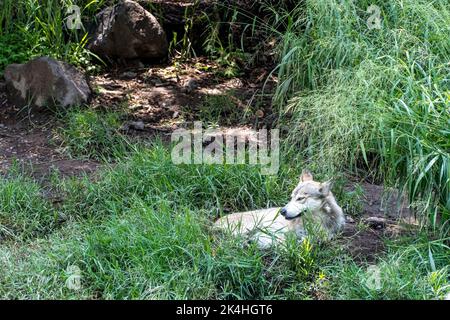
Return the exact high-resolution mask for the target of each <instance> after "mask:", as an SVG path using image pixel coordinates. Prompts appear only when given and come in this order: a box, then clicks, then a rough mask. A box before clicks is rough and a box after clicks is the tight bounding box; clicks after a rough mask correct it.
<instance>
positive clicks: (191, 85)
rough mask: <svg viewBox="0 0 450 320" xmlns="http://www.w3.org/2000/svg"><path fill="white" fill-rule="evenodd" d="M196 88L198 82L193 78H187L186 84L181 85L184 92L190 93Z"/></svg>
mask: <svg viewBox="0 0 450 320" xmlns="http://www.w3.org/2000/svg"><path fill="white" fill-rule="evenodd" d="M197 88H198V82H197V80H195V79H189V80H188V81H186V84H185V85H184V86H183V89H182V91H183V92H184V93H191V92H193V91H194V90H196V89H197Z"/></svg>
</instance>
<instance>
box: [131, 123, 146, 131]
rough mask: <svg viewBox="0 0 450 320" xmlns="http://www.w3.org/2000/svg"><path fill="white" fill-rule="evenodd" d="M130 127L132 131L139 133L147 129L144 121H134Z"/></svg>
mask: <svg viewBox="0 0 450 320" xmlns="http://www.w3.org/2000/svg"><path fill="white" fill-rule="evenodd" d="M128 125H129V128H130V129H134V130H137V131H143V130H144V129H145V124H144V122H143V121H132V122H130V123H129V124H128Z"/></svg>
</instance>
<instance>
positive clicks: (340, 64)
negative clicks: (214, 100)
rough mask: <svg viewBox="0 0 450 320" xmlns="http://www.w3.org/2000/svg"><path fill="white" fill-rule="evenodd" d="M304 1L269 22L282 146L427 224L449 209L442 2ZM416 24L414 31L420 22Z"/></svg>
mask: <svg viewBox="0 0 450 320" xmlns="http://www.w3.org/2000/svg"><path fill="white" fill-rule="evenodd" d="M370 5H372V2H371V1H364V0H360V1H344V2H342V1H335V0H318V1H309V0H307V1H303V2H301V3H300V4H299V5H298V6H297V7H296V8H295V9H294V10H292V11H289V12H277V13H276V14H274V21H273V23H274V24H275V25H283V26H284V28H285V29H286V32H285V33H283V34H279V36H280V48H279V52H280V64H279V66H278V68H277V72H278V75H279V79H280V81H279V85H278V88H277V91H276V94H275V102H276V103H277V105H278V107H279V109H280V112H281V114H282V115H283V116H284V119H285V120H286V121H288V123H289V126H290V133H289V137H288V139H287V141H288V144H289V145H291V146H292V145H295V146H296V147H299V148H301V149H302V150H303V151H304V152H303V156H306V157H307V158H309V159H310V160H311V162H315V163H316V164H318V166H320V167H322V168H325V169H326V170H342V169H351V170H359V169H363V170H366V171H367V170H369V171H370V172H371V174H372V176H375V177H384V178H387V181H388V182H389V183H391V184H394V183H396V184H398V185H399V186H401V187H402V188H403V190H405V191H406V192H407V193H408V195H409V197H410V200H411V202H412V203H413V204H415V207H416V208H417V209H419V210H418V212H420V213H424V212H427V213H430V212H431V214H430V215H427V216H428V217H430V218H431V220H432V221H433V222H436V221H437V220H438V216H441V217H443V218H444V221H445V220H446V219H448V212H449V210H450V202H449V200H448V199H449V198H450V197H449V195H450V193H449V192H450V166H449V159H450V157H449V150H450V149H449V144H448V141H449V137H450V136H449V131H448V126H449V124H450V111H449V110H450V103H449V96H448V92H449V91H448V90H449V78H448V75H449V74H450V64H449V63H448V61H449V60H450V59H449V58H450V42H449V41H448V35H449V34H450V10H449V9H448V3H447V1H440V0H437V1H432V2H429V1H424V0H415V1H408V2H403V1H390V2H384V3H379V4H378V6H379V8H380V12H381V24H380V29H369V28H368V25H367V20H368V18H369V17H370V14H368V13H367V12H366V10H367V8H368V7H369V6H370ZM419 21H420V22H419Z"/></svg>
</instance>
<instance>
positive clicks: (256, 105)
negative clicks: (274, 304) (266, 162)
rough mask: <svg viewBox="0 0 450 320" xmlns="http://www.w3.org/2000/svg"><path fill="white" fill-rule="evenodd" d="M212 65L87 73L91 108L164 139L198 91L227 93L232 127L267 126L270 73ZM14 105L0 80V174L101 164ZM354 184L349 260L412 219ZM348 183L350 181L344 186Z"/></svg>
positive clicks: (39, 116)
mask: <svg viewBox="0 0 450 320" xmlns="http://www.w3.org/2000/svg"><path fill="white" fill-rule="evenodd" d="M217 68H218V66H216V65H214V63H211V62H209V61H207V60H205V59H202V58H199V59H192V60H191V61H189V62H188V63H180V64H178V65H176V66H169V67H167V66H154V67H152V68H146V67H144V66H137V67H134V68H128V69H116V70H114V69H113V70H111V71H110V72H108V73H103V74H101V75H98V76H95V77H93V78H92V79H91V86H92V88H93V90H94V92H95V93H96V95H95V97H94V99H93V101H92V103H91V107H93V108H104V109H119V110H122V111H124V112H125V113H126V115H127V119H124V122H125V123H127V122H129V121H142V122H143V124H144V127H143V128H142V129H140V130H133V129H128V130H126V132H125V133H126V134H129V135H132V136H137V137H141V138H145V139H151V138H154V137H155V136H159V137H163V140H165V139H164V137H165V138H168V137H169V135H170V132H172V131H173V130H174V129H176V128H179V127H182V126H185V125H186V123H189V122H192V121H194V120H198V113H199V108H200V107H201V105H202V103H203V101H204V99H205V97H209V96H214V95H216V96H217V95H222V96H225V97H226V99H231V101H232V102H233V106H234V107H233V110H231V111H230V112H233V113H234V114H237V115H241V114H245V121H243V122H242V123H239V124H235V126H240V127H264V126H270V125H271V124H272V123H273V122H274V121H275V119H276V117H275V116H274V114H273V110H272V109H271V103H270V98H271V95H270V92H271V90H272V88H273V87H274V84H275V79H270V78H269V81H268V82H265V80H266V78H267V75H268V72H267V70H264V69H255V70H251V71H249V72H248V73H247V74H246V75H245V76H243V77H240V78H234V79H225V78H223V77H218V76H217V74H216V71H217ZM19 111H20V110H17V109H15V108H14V107H12V106H10V105H9V104H8V103H7V98H6V94H5V87H4V84H2V83H0V176H1V175H4V174H6V173H7V171H8V169H9V168H10V167H11V165H12V164H13V163H14V162H17V163H18V164H19V165H21V166H23V168H24V169H25V170H26V172H29V174H30V176H32V177H34V178H36V179H37V180H45V178H46V177H47V176H48V175H49V173H50V172H52V170H57V171H59V172H60V174H61V175H63V176H79V175H82V174H87V175H92V174H94V173H95V172H96V171H97V170H98V169H99V168H100V166H101V165H100V163H98V162H96V161H93V160H79V159H70V158H68V156H67V155H66V154H65V153H64V152H63V150H62V148H61V146H59V145H58V143H57V142H56V141H55V140H54V132H53V130H54V127H55V121H56V120H55V119H54V117H52V116H51V115H49V113H48V112H37V111H34V112H32V113H27V112H24V111H21V112H19ZM222 116H224V117H225V118H226V117H227V115H226V114H225V115H222ZM218 125H220V126H224V127H230V125H229V124H221V123H219V124H218ZM360 185H361V186H362V188H363V190H364V197H363V198H364V199H363V210H362V213H361V215H360V216H358V217H357V218H351V217H348V220H347V225H346V228H345V231H344V234H343V237H342V238H341V239H340V240H339V241H341V242H342V243H343V245H344V246H345V247H346V248H347V250H348V251H349V252H350V253H351V255H352V256H353V257H354V258H355V259H357V260H361V261H368V262H371V261H373V260H374V259H375V257H376V255H377V254H378V253H380V252H382V251H383V250H384V239H385V238H386V237H396V236H398V235H399V234H401V233H403V232H405V229H404V227H403V224H405V223H410V224H414V223H415V221H413V220H412V217H411V213H410V212H409V211H408V210H407V209H406V207H407V206H406V203H405V202H404V201H403V203H402V205H400V208H401V209H398V208H399V206H398V196H397V194H396V192H395V190H390V191H389V190H387V191H386V190H384V188H383V187H382V186H377V185H373V184H369V183H362V184H360ZM352 188H353V187H352V186H351V185H350V186H349V187H348V190H351V189H352ZM386 195H389V196H386Z"/></svg>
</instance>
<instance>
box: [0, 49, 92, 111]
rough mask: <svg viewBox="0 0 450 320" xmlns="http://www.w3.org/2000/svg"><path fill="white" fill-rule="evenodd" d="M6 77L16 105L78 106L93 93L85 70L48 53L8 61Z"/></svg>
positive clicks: (9, 94) (10, 95) (11, 97)
mask: <svg viewBox="0 0 450 320" xmlns="http://www.w3.org/2000/svg"><path fill="white" fill-rule="evenodd" d="M4 77H5V80H6V81H5V82H6V89H7V93H8V98H9V101H10V102H11V103H13V104H14V105H16V106H24V105H30V106H35V107H43V106H54V105H58V106H62V107H68V106H77V105H82V104H84V103H87V102H88V101H89V97H90V95H91V88H90V86H89V84H88V81H87V78H86V76H85V75H84V74H83V73H81V72H80V71H78V70H77V69H76V68H75V67H73V66H71V65H69V64H68V63H65V62H61V61H58V60H55V59H52V58H49V57H42V58H37V59H35V60H32V61H30V62H28V63H25V64H12V65H9V66H7V67H6V69H5V72H4Z"/></svg>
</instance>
